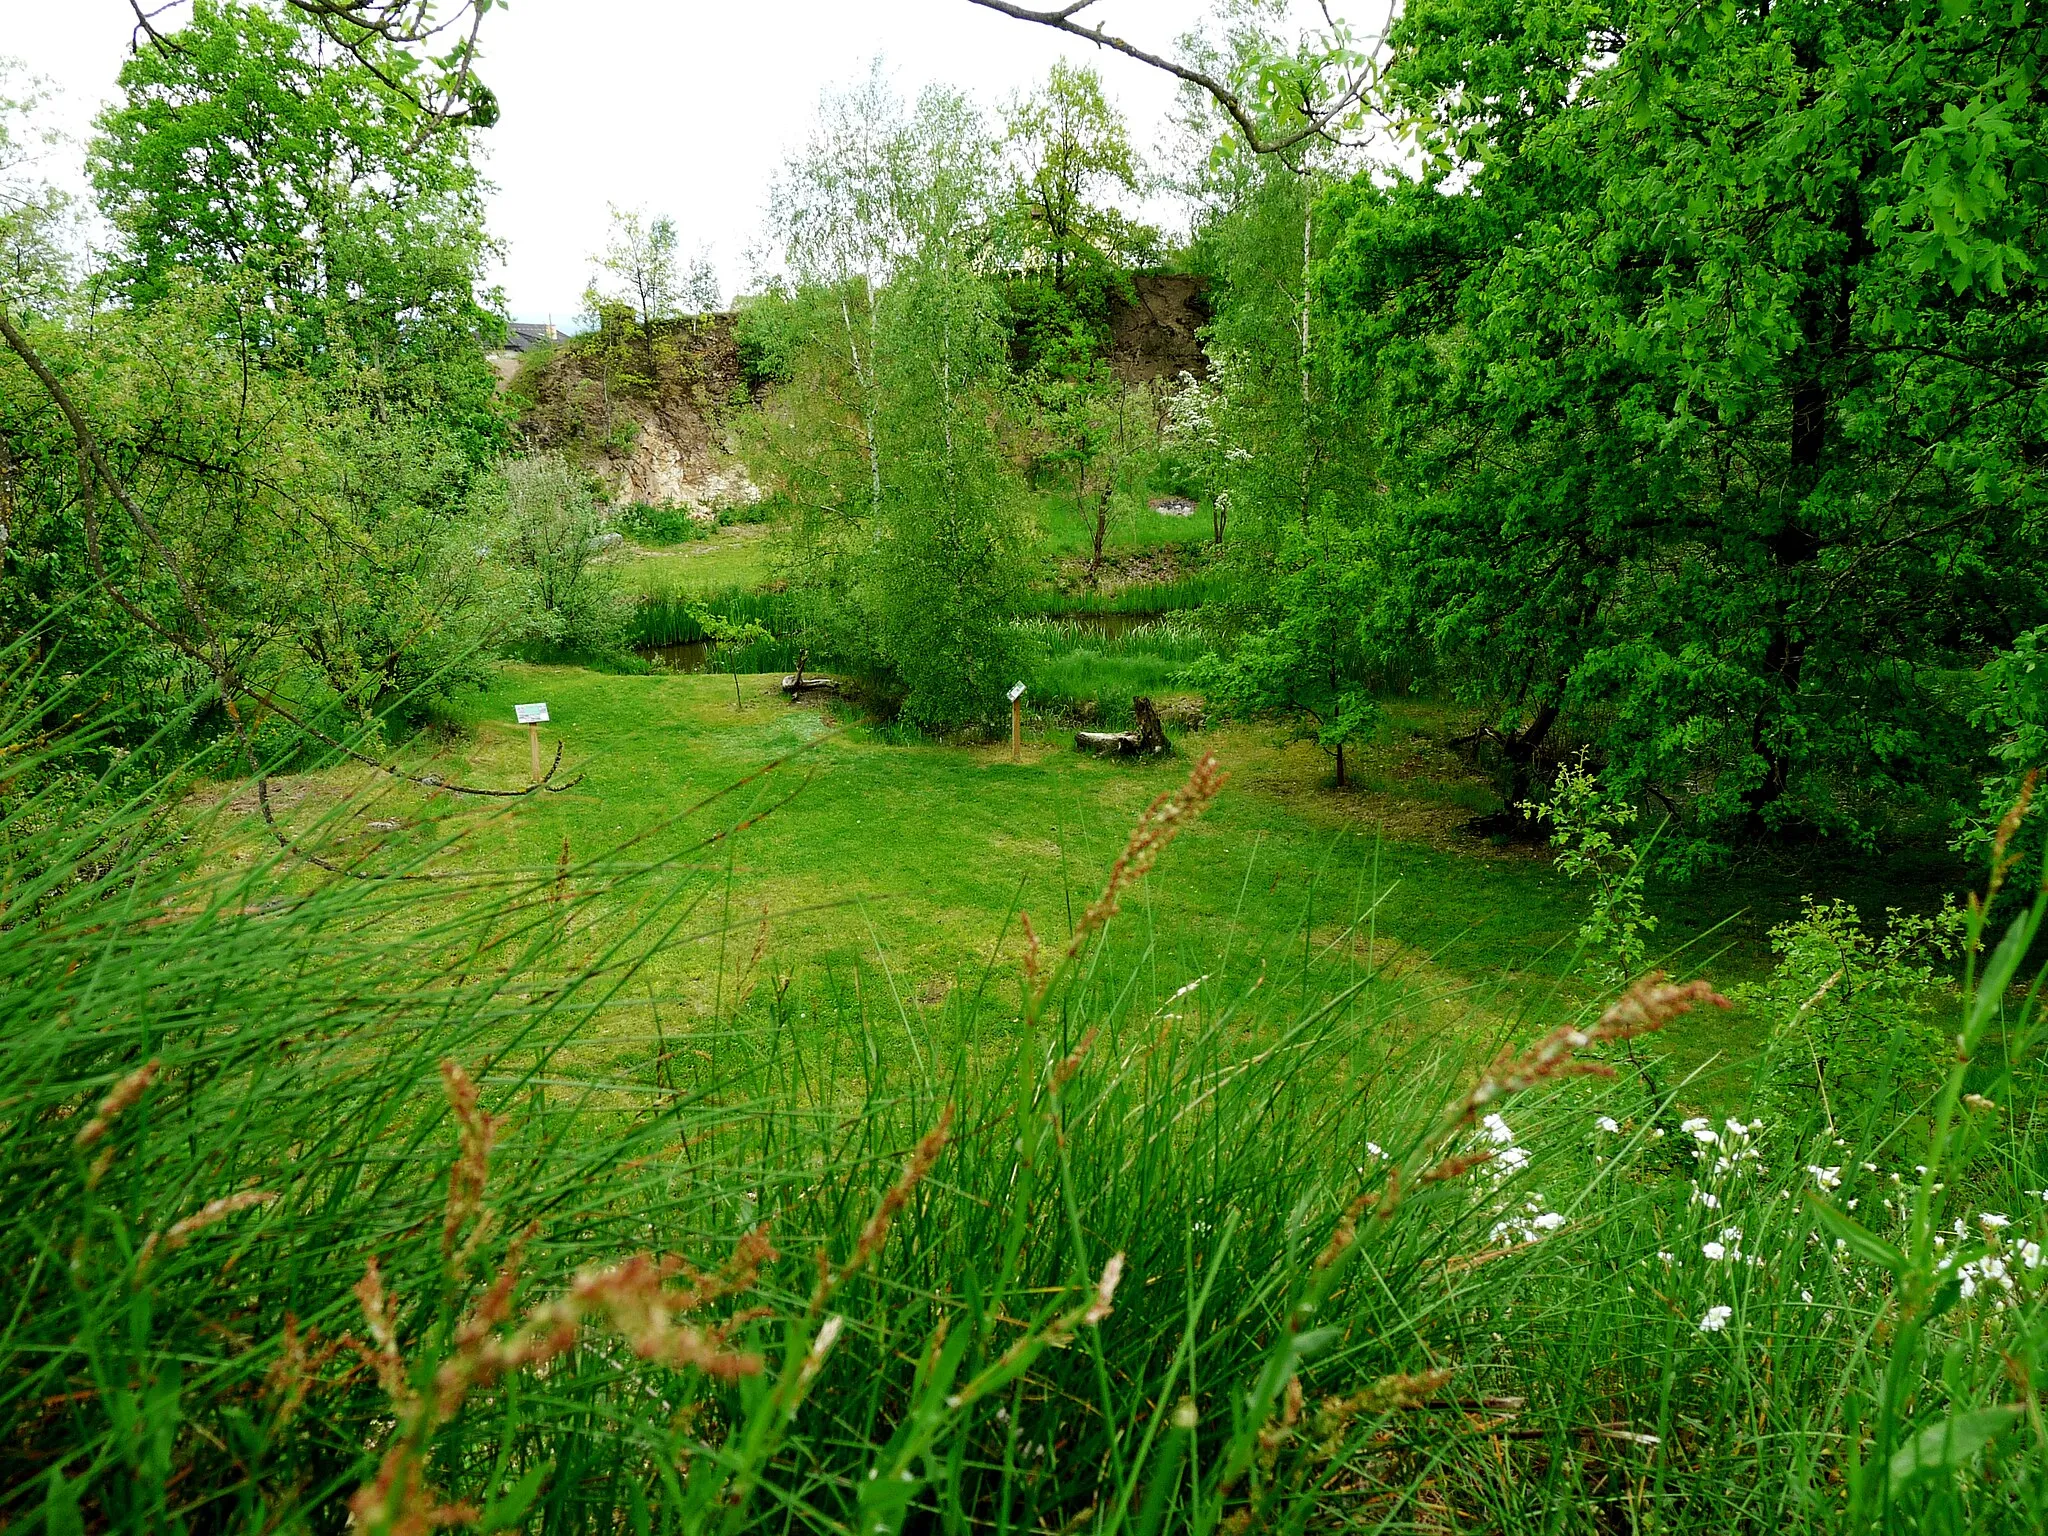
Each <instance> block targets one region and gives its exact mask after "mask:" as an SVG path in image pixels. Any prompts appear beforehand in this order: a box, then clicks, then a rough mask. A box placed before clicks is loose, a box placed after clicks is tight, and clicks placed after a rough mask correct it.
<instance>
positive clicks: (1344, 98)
mask: <svg viewBox="0 0 2048 1536" xmlns="http://www.w3.org/2000/svg"><path fill="white" fill-rule="evenodd" d="M968 4H970V5H978V6H980V7H981V8H982V9H984V10H989V11H994V12H996V13H997V14H998V15H1001V16H1008V17H1011V18H1013V19H1015V20H1017V21H1029V22H1035V23H1037V24H1038V25H1039V26H1041V27H1051V28H1052V29H1053V30H1054V31H1055V32H1064V33H1066V34H1067V35H1068V36H1069V37H1078V38H1080V39H1081V40H1082V41H1084V42H1090V43H1093V44H1095V45H1096V46H1097V47H1098V48H1108V49H1111V50H1112V51H1114V52H1116V53H1120V54H1122V55H1123V56H1124V57H1125V58H1129V59H1136V60H1137V61H1138V62H1139V63H1140V64H1146V65H1149V66H1151V67H1152V68H1153V69H1157V70H1163V71H1165V72H1166V73H1167V74H1169V75H1172V76H1173V77H1174V78H1175V79H1177V80H1182V81H1185V82H1186V83H1187V84H1189V85H1192V86H1195V87H1197V88H1199V89H1200V90H1203V91H1206V92H1208V94H1209V96H1210V98H1211V99H1212V100H1214V101H1215V103H1216V105H1217V106H1219V107H1221V108H1222V109H1223V110H1224V111H1225V112H1226V113H1227V114H1229V117H1230V120H1231V121H1232V122H1234V123H1236V124H1237V127H1238V131H1239V132H1240V133H1242V134H1243V135H1244V137H1245V142H1246V144H1248V145H1249V146H1250V147H1251V148H1252V150H1253V151H1254V152H1255V153H1258V154H1261V155H1276V154H1279V153H1280V152H1281V151H1282V150H1286V149H1292V148H1293V147H1294V146H1295V145H1297V144H1300V143H1303V142H1305V141H1307V140H1309V139H1334V138H1335V135H1334V134H1333V133H1332V131H1331V125H1332V124H1334V123H1335V122H1337V120H1338V119H1340V118H1341V117H1343V116H1344V115H1345V114H1346V113H1347V112H1349V111H1351V110H1352V108H1354V107H1356V106H1358V105H1359V104H1360V103H1361V102H1362V101H1363V100H1364V99H1365V92H1366V81H1365V80H1364V79H1363V78H1362V77H1359V76H1353V77H1351V78H1349V79H1347V80H1346V81H1345V83H1344V89H1343V90H1342V91H1340V92H1339V93H1338V94H1337V96H1336V97H1334V98H1333V99H1332V100H1330V101H1327V102H1322V103H1317V102H1314V101H1310V100H1308V99H1307V98H1306V93H1304V99H1303V100H1302V101H1301V102H1300V103H1299V105H1300V108H1301V113H1302V118H1303V123H1302V126H1301V127H1300V128H1298V129H1296V130H1294V131H1292V132H1290V133H1284V134H1280V135H1279V136H1277V137H1273V138H1268V137H1266V136H1265V135H1264V134H1262V133H1261V132H1260V131H1259V125H1258V122H1257V120H1256V119H1255V118H1254V117H1253V116H1252V113H1251V109H1250V108H1249V107H1247V106H1246V105H1245V103H1244V98H1243V97H1241V96H1239V95H1238V94H1237V92H1235V91H1233V90H1232V89H1231V88H1230V87H1229V86H1227V85H1225V84H1224V83H1223V82H1222V81H1221V80H1219V79H1217V78H1216V77H1215V76H1214V75H1212V74H1210V73H1209V72H1208V71H1207V70H1202V69H1197V68H1195V67H1194V66H1193V65H1191V64H1183V63H1180V62H1179V61H1178V60H1175V59H1169V58H1166V57H1164V56H1162V55H1160V54H1156V53H1150V52H1147V51H1146V50H1145V49H1143V48H1140V47H1139V46H1138V45H1137V44H1135V43H1132V42H1127V41H1126V40H1125V39H1123V38H1121V37H1117V36H1115V35H1114V34H1113V33H1111V32H1110V31H1109V30H1108V29H1107V27H1106V26H1105V25H1104V24H1103V23H1101V22H1097V23H1096V24H1095V25H1094V26H1092V27H1088V26H1083V25H1082V24H1081V23H1080V22H1078V21H1076V20H1075V19H1074V18H1075V16H1077V15H1078V14H1080V13H1081V12H1082V11H1085V10H1086V9H1088V7H1089V6H1091V5H1093V4H1095V0H1073V3H1072V4H1070V5H1064V6H1061V7H1060V8H1059V9H1057V10H1051V11H1035V10H1032V9H1031V8H1030V7H1029V6H1023V5H1014V4H1012V3H1011V0H968ZM1327 14H1328V13H1327V11H1326V12H1325V15H1326V16H1327Z"/></svg>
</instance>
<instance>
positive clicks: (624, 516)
mask: <svg viewBox="0 0 2048 1536" xmlns="http://www.w3.org/2000/svg"><path fill="white" fill-rule="evenodd" d="M614 521H615V522H616V523H617V525H618V529H619V532H621V533H623V534H624V535H625V536H626V537H627V538H629V539H637V540H639V541H640V542H641V543H642V544H686V543H688V542H690V541H691V540H693V539H702V538H707V537H709V536H710V534H711V533H712V532H713V531H714V530H715V529H716V528H717V527H718V525H719V523H720V522H721V521H723V519H722V518H705V517H699V516H697V514H696V509H695V508H693V507H656V506H651V505H649V504H648V503H647V502H644V501H636V502H634V503H633V504H632V505H631V506H628V507H624V508H621V509H620V511H619V512H618V514H617V516H616V518H615V519H614Z"/></svg>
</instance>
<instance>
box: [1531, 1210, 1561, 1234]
mask: <svg viewBox="0 0 2048 1536" xmlns="http://www.w3.org/2000/svg"><path fill="white" fill-rule="evenodd" d="M1529 1225H1530V1226H1532V1227H1534V1228H1536V1229H1537V1230H1538V1231H1539V1232H1555V1231H1556V1230H1557V1229H1558V1228H1559V1227H1561V1226H1563V1225H1564V1217H1562V1216H1560V1215H1559V1214H1558V1213H1557V1212H1556V1211H1545V1212H1544V1213H1543V1214H1542V1215H1541V1216H1538V1217H1536V1218H1535V1219H1534V1220H1533V1221H1531V1222H1530V1223H1529Z"/></svg>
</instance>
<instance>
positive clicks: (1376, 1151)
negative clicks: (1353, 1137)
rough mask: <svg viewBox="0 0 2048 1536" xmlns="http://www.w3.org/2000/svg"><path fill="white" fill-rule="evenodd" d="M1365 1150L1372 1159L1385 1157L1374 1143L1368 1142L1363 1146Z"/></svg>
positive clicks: (1377, 1144)
mask: <svg viewBox="0 0 2048 1536" xmlns="http://www.w3.org/2000/svg"><path fill="white" fill-rule="evenodd" d="M1365 1150H1366V1151H1368V1152H1370V1153H1371V1154H1372V1155H1373V1156H1374V1157H1385V1156H1386V1155H1387V1154H1386V1153H1384V1152H1382V1151H1381V1150H1380V1144H1379V1143H1378V1142H1376V1141H1368V1142H1367V1143H1366V1144H1365Z"/></svg>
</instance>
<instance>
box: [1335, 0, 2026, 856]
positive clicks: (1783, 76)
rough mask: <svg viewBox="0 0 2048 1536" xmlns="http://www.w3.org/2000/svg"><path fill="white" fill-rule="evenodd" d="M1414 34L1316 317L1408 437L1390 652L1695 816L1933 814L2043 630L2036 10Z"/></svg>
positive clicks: (1712, 16) (1407, 36)
mask: <svg viewBox="0 0 2048 1536" xmlns="http://www.w3.org/2000/svg"><path fill="white" fill-rule="evenodd" d="M1390 42H1391V45H1392V48H1393V58H1392V60H1391V62H1390V65H1389V68H1388V75H1387V80H1388V87H1389V92H1390V105H1391V106H1392V107H1393V109H1394V110H1396V111H1398V112H1399V113H1401V114H1402V115H1403V116H1404V117H1405V118H1406V119H1407V120H1408V121H1409V122H1411V123H1412V124H1413V125H1414V126H1413V131H1414V133H1415V135H1416V137H1417V142H1418V146H1419V148H1420V150H1421V152H1422V154H1423V156H1424V160H1423V164H1422V166H1421V168H1420V169H1419V171H1418V173H1417V174H1416V175H1415V176H1413V177H1410V176H1405V175H1394V176H1391V177H1381V178H1378V179H1373V178H1359V179H1358V180H1356V181H1354V182H1352V183H1351V184H1350V185H1349V186H1347V187H1345V188H1343V189H1341V190H1340V191H1338V192H1336V193H1333V194H1332V196H1331V197H1330V199H1329V201H1328V203H1327V215H1326V216H1327V217H1328V218H1329V219H1330V220H1331V221H1333V222H1335V223H1337V224H1339V225H1340V226H1341V232H1340V233H1339V234H1338V235H1337V237H1336V240H1335V243H1334V246H1333V248H1332V249H1331V251H1330V254H1329V256H1328V259H1327V262H1326V264H1325V267H1324V270H1323V273H1322V283H1321V290H1320V292H1321V297H1320V298H1319V299H1318V303H1319V304H1320V305H1322V306H1323V307H1324V308H1325V309H1326V312H1327V314H1328V317H1329V323H1330V326H1331V328H1332V332H1333V335H1334V338H1335V339H1336V341H1337V342H1338V344H1339V347H1340V352H1341V357H1342V375H1343V383H1344V396H1345V399H1346V401H1347V402H1348V404H1349V408H1350V409H1351V410H1352V411H1353V412H1354V413H1355V416H1356V419H1357V421H1358V422H1359V424H1360V426H1361V428H1362V429H1363V430H1366V431H1368V432H1370V433H1371V434H1372V435H1373V436H1374V438H1375V440H1376V441H1377V442H1378V443H1379V444H1380V445H1381V447H1382V449H1383V452H1384V455H1385V456H1384V460H1383V463H1384V465H1385V468H1384V471H1383V474H1384V478H1385V480H1386V482H1387V484H1388V488H1389V500H1390V505H1391V507H1392V509H1393V519H1392V523H1393V527H1394V528H1395V529H1396V531H1397V537H1396V538H1395V540H1394V541H1393V543H1392V544H1391V545H1390V547H1389V549H1388V553H1387V582H1386V589H1385V593H1384V597H1383V600H1382V601H1381V603H1380V604H1379V610H1378V617H1377V622H1376V634H1377V643H1379V644H1380V645H1382V646H1384V647H1385V648H1386V649H1387V650H1388V652H1389V653H1390V654H1396V655H1400V654H1405V655H1408V656H1412V657H1414V658H1415V664H1416V665H1418V666H1429V667H1433V668H1434V669H1435V675H1436V676H1438V677H1439V678H1441V679H1442V680H1443V682H1444V684H1445V685H1446V686H1448V687H1451V688H1454V689H1456V690H1457V691H1458V693H1459V694H1460V695H1461V696H1462V697H1464V698H1467V699H1469V700H1471V701H1473V702H1475V703H1478V704H1480V705H1482V706H1483V707H1485V708H1486V709H1488V710H1489V711H1490V712H1492V713H1494V714H1495V716H1496V719H1497V720H1499V721H1501V722H1503V731H1504V734H1509V735H1513V736H1515V737H1518V738H1522V740H1521V745H1522V746H1523V747H1525V748H1527V749H1528V750H1531V751H1533V750H1535V749H1536V747H1537V746H1538V745H1539V743H1538V742H1537V741H1535V740H1532V739H1529V738H1530V737H1531V736H1532V735H1533V736H1540V735H1541V734H1542V733H1543V732H1544V731H1548V730H1550V729H1552V728H1553V726H1554V725H1555V724H1556V722H1558V721H1560V720H1564V721H1567V722H1569V723H1570V724H1571V725H1572V726H1573V727H1574V728H1576V729H1578V730H1579V731H1582V732H1583V733H1585V734H1586V735H1588V736H1590V737H1592V738H1594V739H1595V740H1596V741H1597V743H1598V745H1599V748H1600V751H1601V755H1602V757H1603V761H1604V762H1605V763H1606V765H1607V766H1606V768H1605V770H1604V771H1605V772H1606V774H1607V775H1608V776H1609V777H1610V778H1611V779H1613V780H1614V781H1615V783H1616V784H1617V786H1619V787H1621V788H1623V789H1625V790H1626V791H1627V792H1629V793H1640V792H1643V791H1645V790H1650V789H1655V790H1658V791H1660V792H1662V793H1663V794H1665V795H1667V796H1668V797H1669V798H1670V799H1671V801H1672V803H1674V804H1675V805H1678V806H1679V807H1680V808H1681V810H1682V812H1683V830H1684V831H1685V832H1686V833H1688V834H1689V835H1692V836H1697V837H1702V838H1706V839H1709V840H1716V839H1719V840H1725V839H1727V838H1731V837H1740V836H1751V835H1756V834H1759V833H1773V832H1782V831H1787V830H1789V829H1792V828H1795V827H1804V828H1807V829H1816V828H1817V829H1823V830H1828V831H1833V832H1838V833H1841V834H1843V835H1847V836H1857V837H1867V836H1869V835H1872V834H1873V833H1874V831H1875V829H1877V828H1878V827H1880V826H1882V825H1883V824H1885V822H1886V820H1887V818H1896V817H1898V816H1900V815H1903V814H1908V813H1911V812H1913V811H1915V810H1916V809H1920V810H1935V809H1938V808H1940V806H1941V805H1942V803H1943V801H1944V800H1945V799H1946V797H1947V796H1949V795H1951V794H1953V793H1955V792H1956V791H1957V790H1958V789H1959V788H1961V785H1960V783H1959V782H1958V781H1959V779H1961V778H1962V777H1963V773H1959V772H1958V770H1959V769H1961V770H1963V772H1964V773H1966V772H1967V767H1968V765H1969V764H1970V763H1971V761H1972V759H1973V757H1974V756H1975V754H1976V750H1977V749H1976V746H1975V743H1974V742H1973V741H1972V739H1971V736H1970V734H1969V732H1968V731H1967V729H1966V722H1965V721H1964V719H1963V718H1962V712H1961V710H1960V709H1959V708H1958V707H1957V706H1956V703H1955V701H1954V699H1953V697H1952V693H1951V691H1950V690H1948V689H1946V688H1945V687H1944V685H1943V681H1942V679H1943V676H1944V674H1945V673H1947V672H1948V671H1949V670H1951V669H1954V668H1957V667H1967V666H1970V665H1973V664H1975V663H1976V662H1977V661H1978V660H1980V659H1981V658H1982V657H1983V655H1984V654H1985V653H1986V651H1987V650H1989V649H1990V648H1993V647H1997V646H2002V645H2004V644H2007V643H2009V642H2010V640H2011V639H2012V637H2013V636H2014V635H2015V634H2016V633H2019V632H2022V631H2025V630H2028V629H2031V628H2032V627H2034V626H2036V625H2038V624H2039V623H2040V622H2041V619H2042V610H2041V603H2042V601H2043V599H2042V592H2043V590H2044V586H2043V581H2042V576H2043V574H2044V567H2043V551H2042V546H2041V542H2040V539H2039V537H2038V526H2039V521H2040V518H2039V509H2040V506H2041V496H2042V481H2041V477H2040V468H2039V466H2040V464H2041V463H2042V462H2043V460H2042V457H2041V453H2040V448H2039V445H2040V442H2041V437H2040V430H2041V429H2040V423H2039V419H2038V415H2037V413H2036V409H2035V406H2034V404H2033V403H2032V402H2033V401H2034V399H2035V397H2036V396H2037V395H2038V391H2039V389H2040V386H2041V373H2040V368H2039V356H2040V348H2041V337H2042V335H2043V331H2042V326H2043V323H2044V319H2048V311H2044V310H2043V308H2042V305H2041V299H2040V293H2039V289H2038V287H2037V285H2036V281H2035V279H2034V277H2033V276H2032V275H2031V272H2032V269H2033V268H2034V267H2036V266H2038V265H2039V262H2040V260H2041V252H2040V242H2041V238H2042V235H2043V232H2044V229H2048V224H2044V220H2048V196H2044V194H2043V191H2042V188H2043V186H2044V184H2048V183H2044V179H2043V178H2042V176H2041V175H2040V174H2039V161H2038V156H2039V154H2040V150H2039V148H2038V141H2039V133H2038V131H2037V130H2036V128H2035V127H2034V126H2033V125H2035V124H2037V123H2038V122H2039V120H2040V111H2041V102H2040V98H2039V95H2038V93H2037V92H2032V91H2031V90H2030V89H2029V88H2027V87H2026V86H2024V85H2023V84H2022V82H2027V81H2032V80H2035V79H2038V78H2039V76H2040V73H2041V71H2042V68H2043V54H2042V48H2043V43H2042V37H2041V30H2040V28H2039V27H2038V26H2037V25H2035V20H2034V18H2032V17H2031V16H2029V15H2026V14H2024V13H2022V12H2020V11H2015V10H2011V9H2010V8H2004V7H1990V6H1978V5H1960V6H1946V5H1942V6H1938V5H1934V4H1931V3H1930V4H1919V3H1915V4H1909V5H1906V6H1903V7H1893V6H1879V5H1869V4H1852V5H1843V6H1831V7H1815V6H1764V5H1757V4H1739V5H1729V6H1724V7H1719V8H1712V9H1706V10H1700V11H1697V12H1688V13H1685V14H1684V15H1683V16H1679V15H1677V14H1675V13H1668V12H1667V11H1666V10H1665V9H1664V8H1662V7H1659V6H1654V5H1633V4H1630V5H1622V6H1619V7H1611V6H1610V7H1599V6H1594V7H1581V8H1578V9H1576V10H1569V11H1566V12H1561V13H1552V12H1548V11H1545V12H1541V13H1536V12H1522V11H1516V10H1514V9H1512V8H1509V7H1503V6H1500V5H1495V4H1490V3H1472V0H1443V3H1429V4H1422V5H1414V6H1410V7H1407V8H1406V9H1405V10H1404V12H1403V14H1402V16H1401V18H1400V20H1399V22H1398V23H1397V25H1396V27H1395V29H1394V31H1393V32H1392V34H1391V35H1390ZM2009 130H2010V131H2009ZM1539 726H1541V728H1542V730H1541V731H1539V730H1538V729H1537V728H1538V727H1539Z"/></svg>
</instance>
